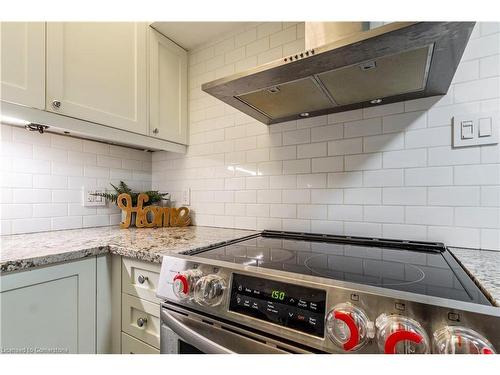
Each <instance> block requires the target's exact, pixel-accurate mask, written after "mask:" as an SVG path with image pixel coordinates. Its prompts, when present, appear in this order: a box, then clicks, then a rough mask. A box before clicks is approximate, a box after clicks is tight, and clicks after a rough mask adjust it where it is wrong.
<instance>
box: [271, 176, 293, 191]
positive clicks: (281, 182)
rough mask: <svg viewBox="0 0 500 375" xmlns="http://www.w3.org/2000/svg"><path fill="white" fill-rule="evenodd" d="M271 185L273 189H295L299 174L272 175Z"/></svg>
mask: <svg viewBox="0 0 500 375" xmlns="http://www.w3.org/2000/svg"><path fill="white" fill-rule="evenodd" d="M269 186H270V188H271V189H295V188H296V187H297V176H294V175H290V176H271V177H270V178H269Z"/></svg>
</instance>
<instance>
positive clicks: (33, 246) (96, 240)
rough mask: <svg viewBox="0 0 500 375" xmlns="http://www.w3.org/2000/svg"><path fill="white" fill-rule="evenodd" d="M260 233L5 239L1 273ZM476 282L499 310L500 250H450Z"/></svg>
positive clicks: (93, 233) (76, 232)
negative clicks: (109, 254)
mask: <svg viewBox="0 0 500 375" xmlns="http://www.w3.org/2000/svg"><path fill="white" fill-rule="evenodd" d="M257 233H259V232H256V231H250V230H242V229H228V228H216V227H201V226H191V227H184V228H172V227H170V228H150V229H149V228H141V229H137V228H130V229H120V228H119V227H100V228H87V229H73V230H61V231H53V232H42V233H31V234H18V235H10V236H0V249H1V251H0V272H1V273H5V272H13V271H20V270H26V269H29V268H32V267H38V266H43V265H47V264H52V263H59V262H65V261H70V260H75V259H80V258H85V257H90V256H95V255H100V254H106V253H111V254H116V255H121V256H125V257H129V258H135V259H138V260H143V261H148V262H154V263H161V260H162V258H163V256H164V255H168V254H172V253H179V252H184V251H188V250H196V249H200V248H204V247H207V246H212V245H223V244H224V243H227V242H228V241H232V240H236V239H240V238H244V237H247V236H251V235H255V234H257ZM449 249H450V251H451V252H452V253H453V254H454V255H455V257H456V258H457V259H458V261H459V262H460V263H461V264H462V266H463V267H464V268H465V269H466V271H467V272H468V273H469V275H470V276H471V277H472V278H473V279H474V281H475V282H476V284H477V285H478V286H479V287H480V288H481V289H482V290H483V292H484V293H485V294H486V295H487V296H488V297H489V298H490V299H491V300H492V301H494V303H495V304H496V305H497V306H500V251H488V250H478V249H464V248H455V247H451V248H449Z"/></svg>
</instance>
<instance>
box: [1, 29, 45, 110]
mask: <svg viewBox="0 0 500 375" xmlns="http://www.w3.org/2000/svg"><path fill="white" fill-rule="evenodd" d="M0 38H1V40H0V47H1V52H0V55H1V62H0V66H1V71H0V79H1V89H0V97H1V99H2V100H4V101H8V102H13V103H18V104H22V105H25V106H28V107H34V108H39V109H43V108H45V23H43V22H2V23H0Z"/></svg>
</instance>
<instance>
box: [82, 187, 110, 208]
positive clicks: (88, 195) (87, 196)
mask: <svg viewBox="0 0 500 375" xmlns="http://www.w3.org/2000/svg"><path fill="white" fill-rule="evenodd" d="M104 192H106V189H97V188H85V187H84V188H83V206H84V207H97V206H105V205H106V199H104V198H103V197H97V196H95V195H92V194H95V193H104Z"/></svg>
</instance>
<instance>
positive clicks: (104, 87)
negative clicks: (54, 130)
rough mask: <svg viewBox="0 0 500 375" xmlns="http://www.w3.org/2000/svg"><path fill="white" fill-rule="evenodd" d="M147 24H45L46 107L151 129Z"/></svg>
mask: <svg viewBox="0 0 500 375" xmlns="http://www.w3.org/2000/svg"><path fill="white" fill-rule="evenodd" d="M147 27H148V26H147V25H146V24H145V23H134V22H66V23H48V24H47V109H48V110H49V111H52V112H56V113H60V114H64V115H67V116H71V117H76V118H78V119H82V120H87V121H91V122H96V123H99V124H103V125H108V126H112V127H116V128H119V129H124V130H128V131H131V132H136V133H140V134H147V133H148V125H147V124H148V122H147V120H148V118H147V117H148V106H147V33H146V32H147Z"/></svg>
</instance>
